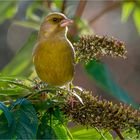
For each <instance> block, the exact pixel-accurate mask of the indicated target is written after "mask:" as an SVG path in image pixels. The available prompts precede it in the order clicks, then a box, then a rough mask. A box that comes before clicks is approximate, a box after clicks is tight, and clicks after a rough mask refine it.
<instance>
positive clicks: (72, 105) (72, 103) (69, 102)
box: [68, 96, 78, 109]
mask: <svg viewBox="0 0 140 140" xmlns="http://www.w3.org/2000/svg"><path fill="white" fill-rule="evenodd" d="M77 102H78V101H77V100H76V99H75V98H74V97H72V96H70V97H68V104H69V105H70V106H71V108H72V109H73V107H74V105H75V104H76V103H77Z"/></svg>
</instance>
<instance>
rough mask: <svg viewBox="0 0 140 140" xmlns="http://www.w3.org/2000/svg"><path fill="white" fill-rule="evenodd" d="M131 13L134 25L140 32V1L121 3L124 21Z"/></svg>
mask: <svg viewBox="0 0 140 140" xmlns="http://www.w3.org/2000/svg"><path fill="white" fill-rule="evenodd" d="M131 14H132V15H133V20H134V23H135V26H136V28H137V30H138V33H139V34H140V1H139V0H136V1H126V2H124V3H123V5H122V21H123V22H126V21H127V20H128V18H129V16H130V15H131Z"/></svg>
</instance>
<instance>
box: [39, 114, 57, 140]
mask: <svg viewBox="0 0 140 140" xmlns="http://www.w3.org/2000/svg"><path fill="white" fill-rule="evenodd" d="M49 121H50V114H47V113H45V114H44V115H43V116H42V118H41V122H40V124H39V127H38V132H37V139H57V136H56V134H55V131H54V130H53V128H52V126H50V125H49V124H50V123H49Z"/></svg>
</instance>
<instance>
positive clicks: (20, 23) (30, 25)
mask: <svg viewBox="0 0 140 140" xmlns="http://www.w3.org/2000/svg"><path fill="white" fill-rule="evenodd" d="M14 24H16V25H18V26H23V27H25V28H31V29H35V30H37V31H38V30H39V28H40V25H39V23H38V24H37V23H36V22H33V21H14Z"/></svg>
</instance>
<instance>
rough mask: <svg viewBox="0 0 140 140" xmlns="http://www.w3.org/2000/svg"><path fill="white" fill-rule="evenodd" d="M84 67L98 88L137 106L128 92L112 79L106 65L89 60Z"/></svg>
mask: <svg viewBox="0 0 140 140" xmlns="http://www.w3.org/2000/svg"><path fill="white" fill-rule="evenodd" d="M85 69H86V72H87V73H88V74H89V75H90V77H91V78H92V79H94V80H95V81H96V83H97V84H98V86H99V87H100V88H102V89H103V90H105V91H106V92H107V93H109V94H110V95H112V96H114V97H115V98H117V99H118V100H120V101H123V102H124V103H127V104H131V105H133V106H134V107H136V108H137V107H138V106H137V104H136V103H135V102H134V101H133V99H132V97H130V96H129V95H128V93H127V92H126V91H124V90H123V89H122V88H121V87H120V86H119V85H118V84H117V83H116V82H115V81H114V79H113V76H112V75H111V72H110V71H109V69H108V68H107V66H106V65H103V64H102V63H99V62H97V61H91V62H89V63H88V64H87V65H86V66H85Z"/></svg>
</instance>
